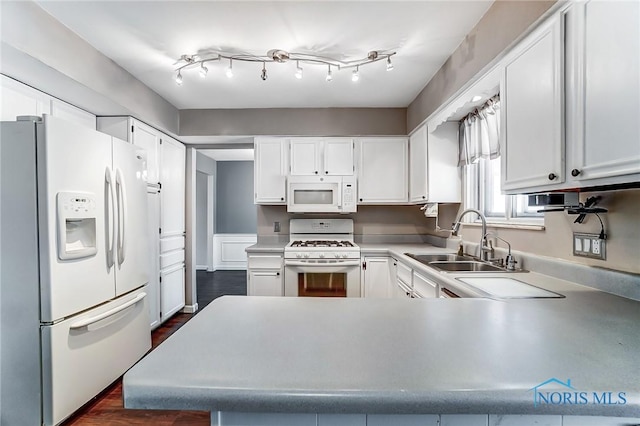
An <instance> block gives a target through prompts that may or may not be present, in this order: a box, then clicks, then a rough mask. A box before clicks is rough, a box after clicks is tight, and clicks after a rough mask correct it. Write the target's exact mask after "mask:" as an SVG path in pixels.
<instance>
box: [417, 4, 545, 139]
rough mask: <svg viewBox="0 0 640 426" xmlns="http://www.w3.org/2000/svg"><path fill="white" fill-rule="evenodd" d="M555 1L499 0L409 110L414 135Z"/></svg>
mask: <svg viewBox="0 0 640 426" xmlns="http://www.w3.org/2000/svg"><path fill="white" fill-rule="evenodd" d="M555 3H556V1H555V0H553V1H543V0H535V1H527V0H523V1H496V2H495V3H493V5H492V6H491V7H490V8H489V10H488V11H487V13H485V15H484V16H483V17H482V19H480V22H478V24H477V25H476V26H475V27H474V28H473V29H472V30H471V32H469V34H468V35H467V36H466V37H465V39H464V40H463V41H462V43H461V44H460V46H458V48H457V49H456V50H455V51H454V52H453V54H452V55H451V56H450V57H449V59H447V61H446V62H445V63H444V65H442V67H441V68H440V69H439V70H438V72H436V74H435V75H434V76H433V78H432V79H431V80H430V81H429V83H428V84H427V85H426V86H425V88H424V89H422V92H420V94H419V95H418V96H417V97H416V99H414V101H413V102H411V104H410V105H409V108H408V109H407V130H408V131H409V132H411V131H412V130H413V129H415V128H416V127H417V126H418V125H419V124H420V123H421V122H422V121H424V120H425V119H426V118H427V117H429V115H431V114H432V113H433V112H434V111H436V110H437V109H438V108H439V107H440V106H441V105H442V104H443V103H444V102H445V101H447V100H448V99H449V98H450V97H451V96H453V95H454V94H455V93H456V92H457V91H458V90H459V89H461V88H462V87H464V86H465V85H466V84H467V83H468V82H469V81H470V80H471V79H472V78H473V77H474V76H476V75H477V74H478V73H479V72H480V71H482V69H483V68H484V67H485V66H487V65H489V64H490V63H491V62H492V61H493V60H494V59H495V58H497V57H498V56H499V55H500V54H501V53H502V52H504V51H505V49H507V48H508V47H509V46H510V45H512V44H513V42H514V41H515V40H517V39H518V38H519V37H520V36H521V35H522V34H523V33H524V32H525V31H526V30H527V29H528V28H529V27H530V26H531V25H532V24H533V23H534V22H535V21H536V20H537V19H538V18H540V17H541V16H542V15H543V14H544V13H545V12H547V11H548V10H549V8H550V7H551V6H552V5H553V4H555Z"/></svg>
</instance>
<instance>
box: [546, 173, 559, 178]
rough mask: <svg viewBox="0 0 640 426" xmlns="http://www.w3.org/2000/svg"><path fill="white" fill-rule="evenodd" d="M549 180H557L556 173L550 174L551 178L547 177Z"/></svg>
mask: <svg viewBox="0 0 640 426" xmlns="http://www.w3.org/2000/svg"><path fill="white" fill-rule="evenodd" d="M547 177H548V178H549V180H554V179H555V178H557V176H556V174H555V173H549V176H547Z"/></svg>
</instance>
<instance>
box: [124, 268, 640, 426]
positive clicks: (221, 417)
mask: <svg viewBox="0 0 640 426" xmlns="http://www.w3.org/2000/svg"><path fill="white" fill-rule="evenodd" d="M530 276H531V278H530V279H531V280H533V281H534V282H535V283H536V285H538V286H539V287H541V288H545V289H547V290H550V291H554V292H558V293H560V294H562V295H564V296H565V298H561V299H510V300H491V299H483V298H460V299H377V300H372V299H359V298H346V299H339V300H338V299H324V298H278V297H232V296H226V297H223V298H221V299H218V300H216V301H214V302H213V303H211V304H210V305H209V306H207V307H206V308H205V309H204V310H203V311H202V312H200V313H199V314H198V316H196V317H195V318H194V319H193V320H192V321H190V322H189V323H187V324H186V325H185V326H184V327H183V328H182V329H180V330H179V331H178V332H177V333H176V334H175V335H174V336H172V337H171V338H170V339H168V340H167V341H166V343H164V344H162V345H161V346H160V347H158V348H157V349H156V350H155V351H154V352H152V353H151V354H149V355H148V356H147V357H146V358H145V359H144V360H142V361H141V362H140V363H139V364H137V365H136V366H135V367H134V368H132V369H131V370H130V371H129V372H128V373H127V374H126V375H125V377H124V385H123V386H124V396H125V406H126V407H127V408H148V409H154V408H163V409H187V410H207V411H211V413H212V424H220V425H229V424H232V425H234V424H290V425H294V424H295V425H301V424H310V425H316V424H343V423H341V422H342V421H346V420H345V419H350V421H353V422H354V423H349V424H362V425H364V424H365V422H366V424H368V425H370V424H398V423H397V421H400V420H397V419H400V418H397V419H396V420H397V421H396V420H390V418H389V417H388V416H389V415H409V416H402V421H406V422H407V423H406V424H433V425H435V424H436V421H437V420H438V419H439V418H441V419H444V418H446V417H447V416H454V415H460V414H478V415H479V416H474V417H473V419H478V420H479V421H484V422H485V423H479V424H486V419H487V415H491V416H493V418H495V417H496V416H503V415H506V416H510V415H544V416H545V419H547V420H549V419H551V420H549V421H550V423H548V424H554V425H555V424H558V425H560V424H563V423H562V422H564V425H567V424H572V425H573V424H575V425H579V424H583V425H584V424H618V423H613V422H611V423H606V422H605V418H606V417H633V418H640V375H639V374H640V373H639V370H638V368H637V367H638V361H639V360H638V354H639V353H640V333H638V327H639V324H640V302H638V301H635V300H631V299H626V298H622V297H619V296H615V295H612V294H608V293H604V292H601V291H597V290H594V289H591V288H589V287H584V286H581V285H577V284H574V283H570V282H568V281H564V280H560V279H556V278H551V277H548V276H545V275H541V274H536V273H534V272H532V273H530ZM549 380H551V383H546V384H545V382H548V381H549ZM554 383H555V384H556V385H558V386H559V387H558V386H554ZM539 385H542V386H540V388H538V386H539ZM563 385H564V387H563ZM567 385H568V386H570V387H571V389H569V391H570V393H571V392H576V397H577V398H578V400H577V401H576V402H575V403H572V402H571V401H570V400H566V401H563V402H561V403H560V402H558V401H556V400H555V399H553V398H555V397H553V398H552V399H548V400H547V402H545V399H544V398H548V397H549V395H551V396H553V395H554V392H555V393H557V394H558V395H560V394H562V393H563V392H564V390H567V389H566V386H567ZM543 390H546V392H543ZM582 392H584V395H585V398H587V400H586V402H584V403H581V401H582V400H580V397H581V395H582ZM572 395H573V394H572ZM603 395H604V396H603ZM540 397H542V400H541V399H540ZM569 399H570V398H569ZM534 400H535V403H534ZM573 416H605V417H599V418H598V421H599V422H600V423H585V421H586V420H585V419H584V418H580V419H581V420H576V419H578V418H577V417H573ZM490 418H492V417H490ZM482 419H484V420H482ZM554 419H555V420H554ZM469 420H470V421H471V420H472V418H471V417H470V418H469ZM413 421H415V422H420V423H411V422H413ZM572 421H574V423H571V422H572ZM633 421H635V422H636V423H637V420H633ZM243 422H244V423H243ZM269 422H275V423H269ZM317 422H319V423H317ZM376 422H378V423H376ZM466 424H475V423H466ZM490 424H493V423H490ZM518 424H529V423H518ZM545 424H547V423H545Z"/></svg>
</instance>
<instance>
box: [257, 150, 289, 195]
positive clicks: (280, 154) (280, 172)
mask: <svg viewBox="0 0 640 426" xmlns="http://www.w3.org/2000/svg"><path fill="white" fill-rule="evenodd" d="M287 146H288V144H287V140H286V139H283V138H256V139H255V142H254V156H255V162H254V192H255V193H254V203H256V204H286V203H287V198H286V194H287V186H286V181H287V161H286V153H287Z"/></svg>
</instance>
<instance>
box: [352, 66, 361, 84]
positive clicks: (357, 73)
mask: <svg viewBox="0 0 640 426" xmlns="http://www.w3.org/2000/svg"><path fill="white" fill-rule="evenodd" d="M358 68H359V67H356V69H355V70H353V72H352V73H351V81H353V82H356V81H358V80H360V71H359V69H358Z"/></svg>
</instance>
